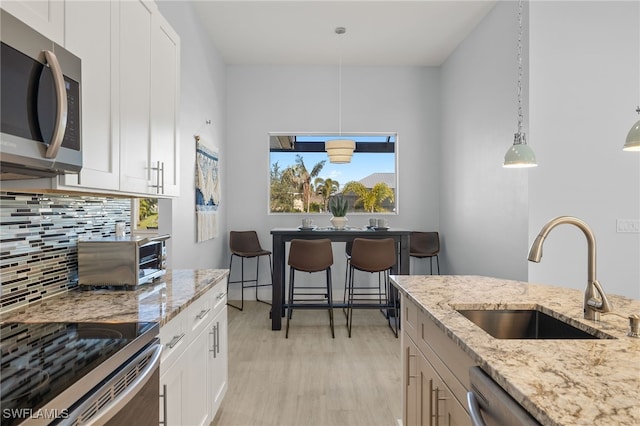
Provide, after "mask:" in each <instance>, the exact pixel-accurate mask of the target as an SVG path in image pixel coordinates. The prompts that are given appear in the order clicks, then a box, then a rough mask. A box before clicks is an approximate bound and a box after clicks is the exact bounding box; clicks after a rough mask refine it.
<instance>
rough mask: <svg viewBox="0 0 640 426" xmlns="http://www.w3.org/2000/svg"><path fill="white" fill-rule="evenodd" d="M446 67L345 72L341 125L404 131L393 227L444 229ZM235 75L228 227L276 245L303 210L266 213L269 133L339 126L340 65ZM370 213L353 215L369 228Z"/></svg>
mask: <svg viewBox="0 0 640 426" xmlns="http://www.w3.org/2000/svg"><path fill="white" fill-rule="evenodd" d="M438 73H439V71H438V70H437V69H431V68H420V67H415V68H414V67H408V68H407V67H372V68H367V67H365V68H362V67H348V66H343V68H342V131H343V132H397V133H398V153H399V164H398V178H399V193H398V203H399V205H398V211H399V214H398V215H397V216H395V217H391V218H390V223H391V225H392V226H394V227H402V228H409V229H416V230H419V229H422V230H437V229H438V198H439V188H440V183H439V181H438V174H439V155H438V152H439V133H438V128H439V124H438V123H439V121H440V116H439V110H438V104H439V87H438ZM227 80H228V103H227V105H228V111H227V114H228V145H227V156H226V161H227V165H228V171H227V188H228V191H229V193H231V194H234V197H233V199H230V200H228V202H227V208H228V212H229V216H228V229H229V230H246V229H255V230H256V231H257V232H258V235H259V238H260V241H261V243H262V245H263V247H266V248H270V247H271V235H270V233H269V231H270V229H271V228H274V227H293V226H297V225H299V224H300V221H301V218H302V215H295V214H286V215H283V214H280V215H270V214H268V213H267V210H268V204H267V202H268V177H269V146H268V137H267V134H268V132H273V131H280V132H309V131H313V132H336V131H338V67H337V65H336V66H335V67H330V66H329V67H321V66H308V67H302V66H230V67H229V68H228V76H227ZM367 218H368V216H367V215H356V214H354V215H350V218H349V221H350V223H352V224H354V225H364V224H365V221H366V220H367ZM315 223H316V224H319V225H322V224H323V223H324V224H326V225H329V215H324V216H321V217H315ZM338 250H344V249H343V248H342V247H339V246H338V245H336V246H335V247H334V259H336V262H335V263H336V264H335V266H334V268H333V271H334V284H336V286H340V285H342V282H343V281H344V278H343V277H344V264H343V261H342V259H344V257H343V256H342V252H341V251H338ZM238 264H239V262H238ZM265 265H266V263H265ZM234 270H235V266H234ZM263 270H265V273H266V271H267V269H266V267H265V268H263ZM232 272H233V271H232ZM267 291H268V290H267ZM335 294H336V295H337V294H341V292H340V287H336V291H335ZM235 297H237V296H236V295H234V294H233V293H232V294H231V298H235Z"/></svg>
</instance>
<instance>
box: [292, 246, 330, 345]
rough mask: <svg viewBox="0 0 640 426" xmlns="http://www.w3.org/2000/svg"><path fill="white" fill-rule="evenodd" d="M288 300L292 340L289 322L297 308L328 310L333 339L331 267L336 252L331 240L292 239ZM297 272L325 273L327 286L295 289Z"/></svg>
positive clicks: (300, 286)
mask: <svg viewBox="0 0 640 426" xmlns="http://www.w3.org/2000/svg"><path fill="white" fill-rule="evenodd" d="M288 263H289V270H290V272H289V300H288V302H287V309H288V312H287V331H286V334H285V337H286V338H289V323H290V322H291V316H292V314H293V310H294V308H295V309H328V311H329V326H330V327H331V337H333V338H335V333H334V330H333V300H332V294H331V265H333V250H332V249H331V240H329V239H328V238H325V239H320V240H300V239H293V240H291V246H290V247H289V262H288ZM296 271H298V272H308V273H313V272H322V271H325V272H326V274H327V278H326V286H322V287H319V286H302V285H298V286H297V287H298V288H296V283H295V276H296Z"/></svg>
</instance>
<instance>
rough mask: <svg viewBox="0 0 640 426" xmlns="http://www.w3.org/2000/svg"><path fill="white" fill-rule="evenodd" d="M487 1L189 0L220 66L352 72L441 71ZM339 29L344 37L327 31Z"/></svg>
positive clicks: (489, 5) (492, 1) (491, 3)
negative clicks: (323, 68) (390, 69)
mask: <svg viewBox="0 0 640 426" xmlns="http://www.w3.org/2000/svg"><path fill="white" fill-rule="evenodd" d="M495 3H496V1H495V0H471V1H462V0H440V1H432V0H411V1H403V0H386V1H383V0H378V1H375V0H374V1H371V0H337V1H329V0H324V1H321V0H289V1H276V0H257V1H256V0H254V1H245V0H232V1H229V0H227V1H222V0H206V1H205V0H194V1H193V5H194V8H195V11H196V12H197V14H198V15H199V16H200V18H201V19H202V22H203V24H204V25H205V27H206V29H207V31H208V32H209V33H210V34H211V37H212V39H213V42H214V44H215V45H216V47H217V49H218V50H219V52H220V54H221V55H222V57H223V60H224V61H225V63H226V64H228V65H335V64H338V63H340V61H341V62H342V64H343V65H352V66H438V65H441V64H442V63H443V62H444V60H445V59H446V58H447V57H448V56H449V55H450V54H451V52H453V50H455V48H456V47H457V46H458V44H459V43H460V42H461V41H462V40H464V38H465V37H466V36H467V35H468V34H469V33H470V32H471V31H472V30H473V29H474V28H475V26H476V25H477V24H478V23H479V22H480V21H481V20H482V18H484V16H485V15H486V14H487V13H488V12H489V11H490V10H491V9H492V8H493V6H494V5H495ZM514 19H515V18H514ZM339 26H342V27H345V28H346V33H345V34H343V35H337V34H336V33H335V28H336V27H339Z"/></svg>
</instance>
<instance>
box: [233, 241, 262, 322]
mask: <svg viewBox="0 0 640 426" xmlns="http://www.w3.org/2000/svg"><path fill="white" fill-rule="evenodd" d="M229 249H230V250H231V259H230V260H229V278H228V280H227V294H228V293H229V284H235V283H241V286H242V288H241V296H240V297H241V301H240V306H236V305H233V304H231V303H229V302H227V305H229V306H232V307H234V308H236V309H239V310H242V309H243V308H244V289H245V288H251V287H255V288H256V300H257V301H258V302H262V303H266V304H270V303H269V302H265V301H264V300H260V299H259V298H258V287H266V286H271V285H272V283H273V266H272V264H271V252H270V251H269V250H265V249H263V248H262V246H260V240H259V239H258V234H257V233H256V231H230V232H229ZM234 256H237V257H239V258H240V259H241V262H240V263H241V267H240V279H239V280H235V281H232V280H231V271H232V269H231V267H232V266H233V258H234ZM261 256H269V270H270V271H271V282H270V283H264V284H258V278H259V276H260V275H259V273H260V257H261ZM253 257H255V258H256V278H255V279H251V280H250V279H245V278H244V260H245V259H248V258H253ZM247 283H254V284H249V285H247Z"/></svg>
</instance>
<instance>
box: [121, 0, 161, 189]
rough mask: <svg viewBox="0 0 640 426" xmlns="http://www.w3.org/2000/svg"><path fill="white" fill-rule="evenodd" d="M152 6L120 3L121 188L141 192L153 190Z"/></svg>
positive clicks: (144, 3)
mask: <svg viewBox="0 0 640 426" xmlns="http://www.w3.org/2000/svg"><path fill="white" fill-rule="evenodd" d="M151 6H152V4H151V3H148V2H144V1H139V0H136V1H127V2H121V3H120V61H119V62H120V66H119V69H120V72H119V75H120V107H119V117H120V165H121V167H122V168H121V171H120V189H121V190H122V191H125V192H135V193H142V194H148V193H152V188H151V185H152V183H151V167H152V165H151V159H150V142H151V132H150V117H151V23H152V14H153V10H152V8H151ZM153 6H155V5H153Z"/></svg>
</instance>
